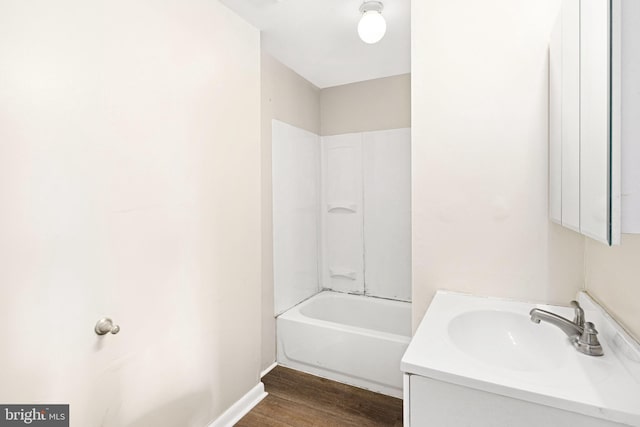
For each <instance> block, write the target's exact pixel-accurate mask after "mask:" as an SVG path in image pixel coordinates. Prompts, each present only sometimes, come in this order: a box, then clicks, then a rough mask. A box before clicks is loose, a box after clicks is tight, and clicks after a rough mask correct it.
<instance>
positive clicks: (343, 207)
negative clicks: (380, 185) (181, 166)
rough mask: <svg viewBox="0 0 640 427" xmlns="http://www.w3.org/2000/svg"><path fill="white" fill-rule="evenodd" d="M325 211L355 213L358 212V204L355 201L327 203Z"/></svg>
mask: <svg viewBox="0 0 640 427" xmlns="http://www.w3.org/2000/svg"><path fill="white" fill-rule="evenodd" d="M327 212H332V213H356V212H358V205H357V204H356V203H328V204H327Z"/></svg>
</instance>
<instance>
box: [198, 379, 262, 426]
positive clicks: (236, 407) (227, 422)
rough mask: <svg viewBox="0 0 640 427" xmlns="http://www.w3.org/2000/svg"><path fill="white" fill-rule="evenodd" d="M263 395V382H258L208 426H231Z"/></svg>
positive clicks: (258, 401)
mask: <svg viewBox="0 0 640 427" xmlns="http://www.w3.org/2000/svg"><path fill="white" fill-rule="evenodd" d="M265 397H267V393H266V392H265V391H264V384H262V383H261V382H260V383H258V384H256V386H255V387H253V388H252V389H251V390H249V391H248V392H247V394H245V395H244V396H242V397H241V398H240V399H238V400H237V401H236V403H234V404H233V405H231V407H230V408H229V409H227V410H226V411H224V412H223V413H222V415H220V416H219V417H218V418H217V419H216V420H215V421H213V422H212V423H211V424H209V427H232V426H233V425H234V424H235V423H237V422H238V421H240V418H242V417H244V416H245V415H246V414H247V413H248V412H249V411H250V410H251V409H253V407H254V406H256V405H257V404H258V403H260V401H261V400H262V399H264V398H265Z"/></svg>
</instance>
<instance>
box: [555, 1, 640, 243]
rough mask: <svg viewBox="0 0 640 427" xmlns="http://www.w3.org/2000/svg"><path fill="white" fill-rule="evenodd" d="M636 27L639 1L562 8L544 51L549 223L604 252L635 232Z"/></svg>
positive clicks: (639, 190)
mask: <svg viewBox="0 0 640 427" xmlns="http://www.w3.org/2000/svg"><path fill="white" fill-rule="evenodd" d="M639 19H640V2H638V1H637V0H563V2H562V9H561V14H560V16H559V18H558V21H557V23H556V25H555V27H554V29H553V32H552V35H551V39H550V44H549V215H550V218H551V220H553V221H554V222H557V223H559V224H562V225H563V226H565V227H568V228H570V229H572V230H575V231H577V232H579V233H581V234H584V235H586V236H588V237H591V238H593V239H595V240H598V241H600V242H603V243H607V244H609V245H616V244H619V243H620V234H621V232H622V233H638V232H640V172H639V171H640V158H639V157H640V124H638V123H640V116H638V114H639V113H640V29H639V28H638V25H637V23H638V21H639ZM633 116H635V118H634V117H633ZM623 120H624V121H623ZM621 153H622V154H621ZM622 156H624V157H622ZM633 159H635V161H634V160H633Z"/></svg>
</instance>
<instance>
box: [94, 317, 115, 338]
mask: <svg viewBox="0 0 640 427" xmlns="http://www.w3.org/2000/svg"><path fill="white" fill-rule="evenodd" d="M95 331H96V334H98V335H105V334H108V333H109V332H111V333H112V334H114V335H115V334H117V333H118V332H120V326H118V325H114V324H113V320H111V319H109V318H108V317H104V318H102V319H100V320H98V323H96V327H95Z"/></svg>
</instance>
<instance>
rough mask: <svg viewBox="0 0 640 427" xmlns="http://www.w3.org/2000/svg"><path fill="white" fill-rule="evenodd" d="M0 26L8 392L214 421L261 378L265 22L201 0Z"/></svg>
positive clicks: (9, 5) (0, 358)
mask: <svg viewBox="0 0 640 427" xmlns="http://www.w3.org/2000/svg"><path fill="white" fill-rule="evenodd" d="M0 28H2V34H3V36H2V37H1V38H0V81H1V82H2V84H0V122H1V123H2V124H1V125H0V205H1V206H2V209H0V236H2V237H1V238H0V259H2V267H1V268H0V294H1V295H2V298H0V313H2V331H1V332H0V336H1V337H2V351H0V383H1V384H2V386H1V387H0V401H1V402H3V403H28V402H43V403H44V402H52V403H69V404H70V405H71V425H73V426H106V427H108V426H111V427H117V426H127V427H143V426H145V427H146V426H159V427H163V426H167V427H169V426H176V425H180V426H194V427H196V426H197V427H202V426H205V425H207V424H208V423H209V422H210V421H212V420H213V419H215V418H216V417H217V416H218V415H220V414H221V413H222V412H223V411H224V410H225V409H226V408H227V407H229V406H230V405H231V404H232V403H233V402H235V401H236V400H237V399H238V398H240V397H241V396H243V395H244V394H245V393H246V392H248V391H249V390H250V389H251V388H252V387H254V386H255V385H256V384H258V382H259V371H260V309H261V304H260V279H261V278H260V274H261V265H260V249H261V248H260V208H261V207H260V128H259V123H260V74H259V73H260V46H259V33H258V31H257V30H255V29H254V28H252V27H250V26H249V25H248V24H246V23H245V22H244V21H242V20H240V19H239V18H238V17H236V16H235V15H234V14H233V13H231V12H230V11H229V10H228V9H226V8H224V7H223V6H221V5H220V4H219V3H218V2H216V1H210V2H205V1H199V0H188V1H186V2H155V1H150V0H140V1H135V2H125V1H120V0H115V1H110V2H108V3H106V2H77V1H71V0H60V1H57V2H55V3H54V2H50V1H45V0H34V1H30V2H23V1H20V0H15V1H14V0H8V1H3V2H1V3H0ZM105 315H108V316H111V317H113V319H114V320H115V321H116V322H117V323H118V324H119V325H120V326H121V328H122V330H121V332H120V333H119V334H118V335H109V336H105V337H102V338H99V337H97V336H96V334H95V333H94V332H93V327H94V325H95V323H96V321H97V320H98V319H99V318H101V317H103V316H105Z"/></svg>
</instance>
